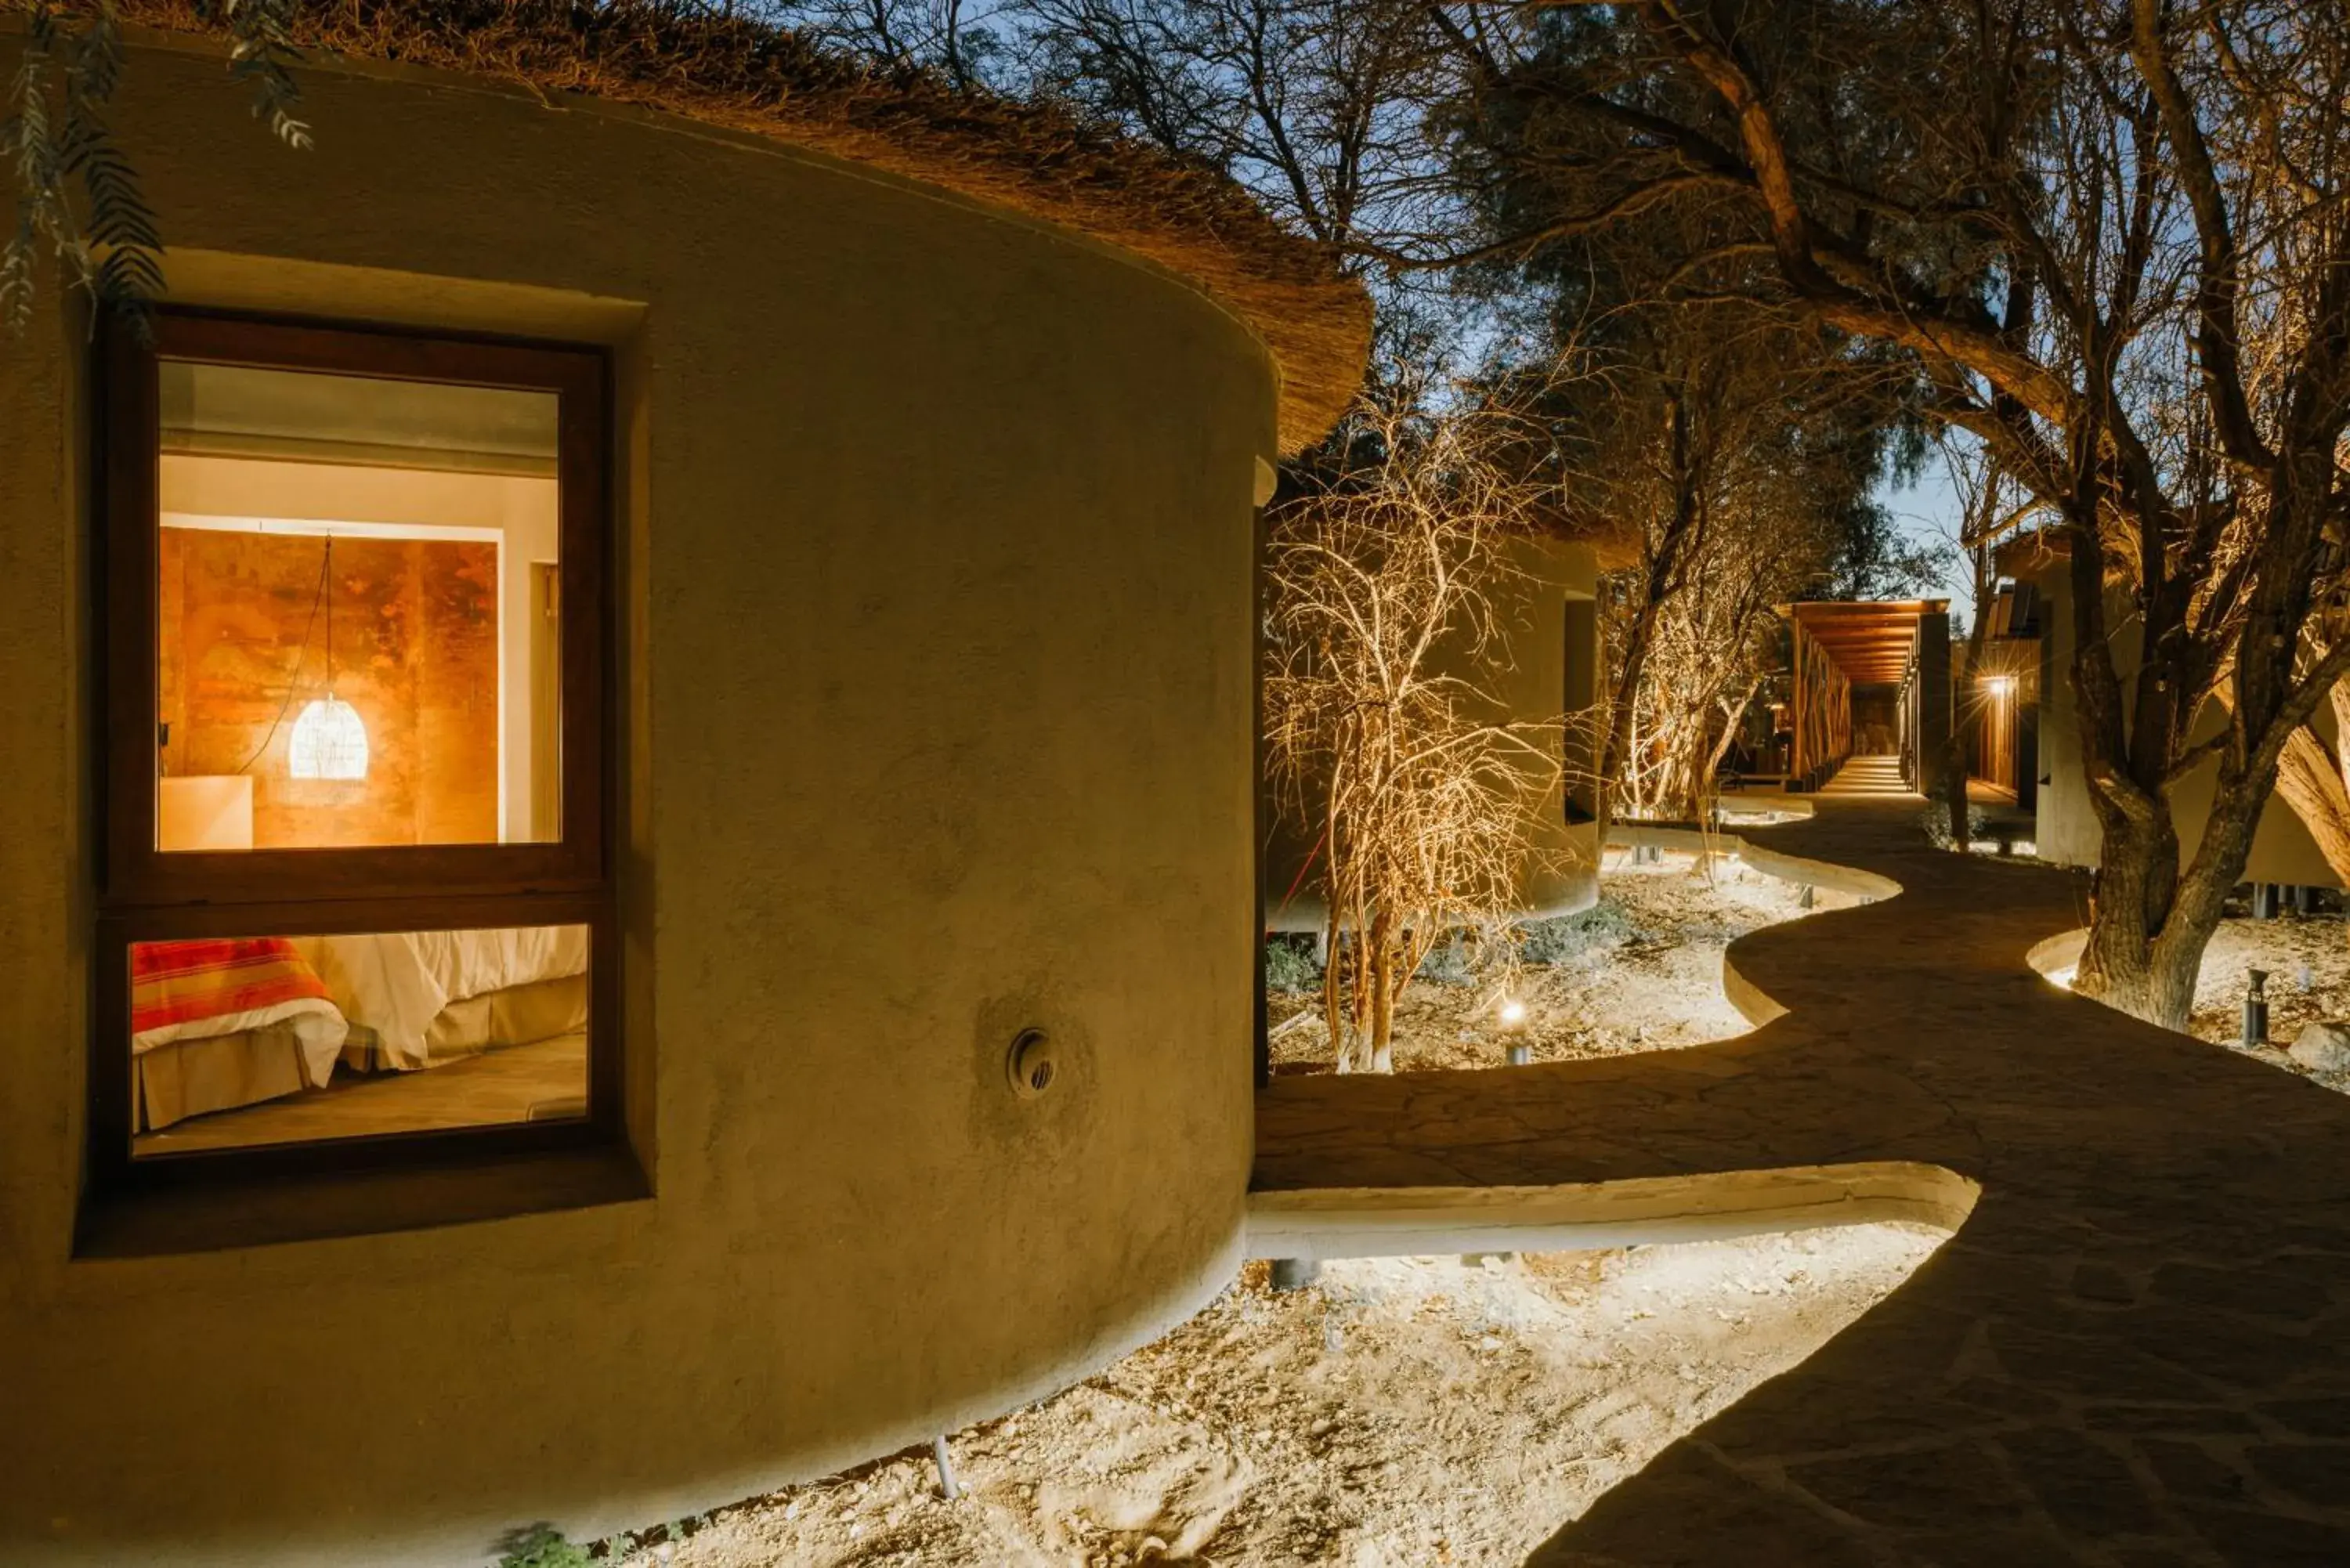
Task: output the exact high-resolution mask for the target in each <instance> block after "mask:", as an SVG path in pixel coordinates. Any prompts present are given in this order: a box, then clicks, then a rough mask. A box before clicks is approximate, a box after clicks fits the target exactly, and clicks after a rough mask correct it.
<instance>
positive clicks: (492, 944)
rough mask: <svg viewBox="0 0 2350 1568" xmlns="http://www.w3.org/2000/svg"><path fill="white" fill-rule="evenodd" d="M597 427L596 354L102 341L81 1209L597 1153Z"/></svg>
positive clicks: (604, 754) (187, 321) (355, 338)
mask: <svg viewBox="0 0 2350 1568" xmlns="http://www.w3.org/2000/svg"><path fill="white" fill-rule="evenodd" d="M605 400H606V368H605V362H604V359H603V357H602V355H601V354H600V352H598V351H596V350H591V349H578V348H555V347H544V346H538V345H521V344H513V343H504V342H482V341H458V340H452V339H446V338H435V337H421V336H418V335H414V334H408V333H394V332H378V331H369V330H359V329H344V328H329V327H317V326H310V325H302V324H294V323H286V322H270V321H257V320H250V319H244V318H234V317H220V316H209V315H195V314H179V313H170V312H166V313H163V314H161V315H160V316H159V317H157V318H156V319H155V320H154V321H153V323H152V331H151V334H147V335H141V334H137V333H133V332H131V331H130V330H127V329H124V330H117V331H114V332H113V333H112V334H111V335H110V337H109V341H108V343H107V347H106V353H105V373H104V379H103V419H102V431H101V436H102V448H101V458H102V475H103V483H104V525H103V539H102V549H101V556H100V559H101V567H102V569H101V574H100V576H101V581H102V585H103V596H104V599H103V606H102V610H103V627H104V631H103V655H104V660H105V678H104V681H103V689H104V709H105V718H104V723H103V725H102V727H101V747H102V752H103V756H102V759H101V762H102V766H101V770H100V772H101V788H102V799H103V812H104V833H103V837H102V843H101V846H100V848H101V857H102V858H101V865H100V869H99V929H98V934H97V942H96V944H95V955H96V962H97V965H98V971H99V981H98V1006H97V1009H96V1019H97V1023H96V1030H97V1033H96V1049H95V1055H94V1059H93V1064H92V1068H93V1070H92V1075H91V1079H92V1086H93V1104H92V1108H91V1116H90V1126H91V1155H92V1169H93V1175H94V1177H96V1178H97V1179H99V1180H100V1181H101V1182H105V1181H120V1182H124V1183H128V1184H130V1185H138V1184H139V1183H140V1182H142V1181H145V1180H148V1179H153V1178H156V1177H158V1176H160V1174H161V1172H163V1171H166V1170H171V1171H182V1172H183V1171H185V1170H187V1169H189V1168H191V1167H192V1165H202V1166H207V1167H209V1168H215V1169H218V1168H239V1169H250V1168H254V1167H255V1166H256V1165H258V1166H262V1167H271V1166H278V1167H282V1166H285V1165H287V1164H289V1163H300V1164H306V1165H311V1166H317V1165H328V1166H331V1165H334V1164H337V1163H349V1164H380V1163H383V1162H385V1161H386V1160H387V1159H389V1160H390V1161H392V1162H395V1163H396V1162H398V1161H400V1160H402V1159H406V1158H439V1157H442V1156H445V1155H447V1154H449V1153H451V1152H452V1151H454V1152H458V1153H479V1152H484V1151H490V1150H495V1149H512V1148H521V1147H552V1146H559V1145H563V1144H567V1143H568V1144H577V1143H582V1142H586V1141H592V1140H595V1139H598V1138H600V1137H607V1136H609V1135H610V1134H612V1133H613V1132H614V1131H615V1130H616V1129H617V1127H618V1118H619V1105H618V1103H617V1092H618V1087H619V1033H618V1030H617V1027H616V1024H617V1018H616V1011H617V1010H616V1006H615V999H616V997H617V994H618V992H617V986H616V983H615V981H616V979H617V965H618V954H617V952H616V951H615V935H614V919H613V900H612V886H611V881H610V857H609V851H608V844H607V831H608V824H609V822H610V819H611V812H610V792H611V788H612V778H613V768H612V765H611V758H610V755H609V738H610V733H611V717H610V715H611V690H610V688H611V677H610V667H609V659H610V656H611V620H612V613H611V595H610V592H609V561H610V556H611V553H612V541H611V534H610V529H609V527H608V520H607V494H606V482H605V461H606V460H605V446H606V424H607V420H606V407H605Z"/></svg>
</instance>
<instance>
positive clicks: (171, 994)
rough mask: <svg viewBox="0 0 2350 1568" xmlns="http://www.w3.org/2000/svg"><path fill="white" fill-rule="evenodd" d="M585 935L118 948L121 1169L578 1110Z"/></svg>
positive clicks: (409, 934)
mask: <svg viewBox="0 0 2350 1568" xmlns="http://www.w3.org/2000/svg"><path fill="white" fill-rule="evenodd" d="M587 1007H588V929H587V927H586V926H520V927H508V928H503V929H477V930H455V931H393V932H388V933H377V934H361V935H338V936H305V937H250V938H225V939H204V940H192V941H161V942H137V943H133V944H132V946H131V949H130V1042H129V1043H128V1048H129V1051H130V1066H131V1084H130V1100H131V1129H130V1130H131V1135H132V1136H131V1154H132V1156H133V1158H151V1157H154V1156H157V1155H164V1154H182V1153H190V1152H194V1151H198V1150H203V1149H222V1148H252V1147H262V1146H265V1145H271V1144H287V1143H307V1142H311V1141H314V1140H317V1139H320V1138H344V1137H371V1136H376V1135H380V1134H385V1133H403V1132H421V1131H428V1130H432V1129H437V1128H447V1127H490V1126H496V1125H499V1124H502V1123H512V1122H525V1121H560V1120H567V1119H573V1118H577V1117H579V1116H585V1115H587Z"/></svg>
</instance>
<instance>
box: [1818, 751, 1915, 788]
mask: <svg viewBox="0 0 2350 1568" xmlns="http://www.w3.org/2000/svg"><path fill="white" fill-rule="evenodd" d="M1819 793H1820V794H1859V795H1888V794H1911V793H1912V792H1911V790H1910V788H1909V786H1908V784H1904V783H1903V782H1902V780H1901V759H1900V758H1899V757H1853V758H1851V759H1849V760H1848V761H1846V763H1845V764H1844V766H1842V767H1840V768H1838V769H1837V770H1836V774H1835V777H1834V778H1832V779H1830V780H1828V782H1827V783H1825V784H1822V785H1821V786H1820V788H1819Z"/></svg>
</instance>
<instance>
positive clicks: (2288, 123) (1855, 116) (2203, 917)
mask: <svg viewBox="0 0 2350 1568" xmlns="http://www.w3.org/2000/svg"><path fill="white" fill-rule="evenodd" d="M1554 15H1555V14H1554ZM1513 27H1514V29H1515V31H1514V32H1513V34H1512V35H1511V36H1510V45H1511V50H1512V52H1507V53H1503V52H1497V51H1496V50H1495V48H1494V47H1492V45H1491V44H1490V43H1488V42H1485V41H1484V39H1483V38H1480V39H1479V40H1478V47H1477V48H1476V49H1475V50H1473V51H1472V50H1470V49H1467V48H1465V47H1464V48H1463V49H1462V58H1463V60H1464V77H1463V80H1464V84H1465V85H1464V89H1463V90H1464V92H1466V93H1468V94H1469V95H1470V96H1471V97H1472V98H1473V99H1475V100H1476V101H1478V102H1480V103H1503V102H1506V103H1508V104H1510V105H1511V106H1512V107H1513V109H1514V110H1515V112H1516V113H1517V114H1518V115H1519V117H1520V119H1521V121H1522V122H1524V123H1529V124H1533V125H1534V126H1535V127H1536V129H1535V130H1534V131H1533V132H1531V133H1529V134H1522V135H1519V136H1518V137H1517V138H1516V139H1515V141H1514V144H1513V151H1512V156H1513V159H1514V160H1515V161H1516V162H1517V165H1518V166H1519V167H1520V168H1522V169H1531V168H1534V167H1535V166H1536V165H1537V164H1538V163H1541V161H1544V160H1548V161H1549V163H1548V164H1545V165H1543V166H1545V167H1565V168H1567V169H1568V170H1569V171H1570V173H1571V176H1572V177H1571V178H1562V179H1558V180H1555V181H1553V182H1551V184H1550V185H1549V187H1547V188H1548V189H1549V190H1550V191H1551V192H1553V193H1554V195H1555V196H1556V197H1557V198H1558V199H1557V200H1555V201H1554V202H1551V203H1550V205H1549V206H1548V208H1547V210H1546V211H1544V213H1541V214H1539V215H1538V216H1537V217H1535V218H1534V219H1532V220H1530V221H1529V222H1527V223H1525V224H1523V226H1521V227H1519V228H1518V229H1516V230H1515V231H1513V232H1512V233H1510V234H1505V235H1503V236H1502V237H1501V239H1500V240H1499V241H1497V242H1496V243H1498V244H1509V245H1513V246H1517V247H1519V248H1521V249H1523V248H1526V247H1538V246H1540V245H1542V244H1545V243H1548V240H1549V238H1550V237H1551V236H1553V235H1555V234H1559V233H1562V232H1575V231H1578V230H1580V229H1583V228H1588V227H1589V226H1591V225H1594V224H1605V223H1610V222H1613V221H1615V218H1616V215H1617V214H1619V213H1626V212H1646V211H1648V210H1650V209H1653V208H1657V207H1659V206H1669V207H1672V208H1674V209H1676V210H1688V211H1690V212H1692V213H1700V214H1702V215H1703V217H1704V219H1705V221H1706V222H1707V223H1710V224H1711V228H1710V229H1708V230H1707V235H1708V243H1707V244H1705V245H1703V246H1702V247H1693V248H1691V249H1690V252H1689V253H1688V254H1685V255H1684V256H1683V258H1682V276H1683V279H1684V283H1685V287H1686V289H1687V291H1688V294H1689V296H1690V297H1691V298H1692V299H1704V300H1753V301H1761V302H1767V303H1770V304H1773V305H1792V306H1794V307H1796V308H1799V309H1801V310H1803V311H1804V312H1806V313H1808V314H1809V315H1810V316H1811V317H1813V318H1814V319H1815V320H1817V321H1819V322H1821V323H1823V324H1824V325H1826V326H1830V327H1835V329H1837V330H1838V331H1841V332H1844V333H1846V334H1850V335H1854V336H1856V337H1866V338H1869V339H1873V340H1876V341H1878V342H1880V343H1883V344H1886V345H1888V346H1892V347H1894V348H1898V349H1900V350H1902V351H1903V352H1905V353H1906V354H1907V355H1908V356H1909V357H1910V358H1911V359H1912V361H1913V362H1914V364H1915V365H1916V367H1917V369H1918V373H1919V374H1920V376H1921V377H1922V378H1923V379H1924V381H1925V383H1926V385H1927V386H1928V387H1929V389H1930V396H1929V400H1928V402H1927V405H1926V407H1927V411H1928V412H1929V414H1930V415H1931V416H1932V417H1934V418H1936V419H1939V420H1941V421H1946V422H1948V423H1950V424H1952V425H1955V426H1958V427H1960V428H1962V429H1964V430H1967V431H1971V432H1972V433H1973V434H1975V435H1976V436H1977V437H1978V438H1980V439H1981V441H1983V442H1984V443H1986V445H1987V446H1988V447H1989V448H1990V449H1991V451H1992V452H1994V453H1995V454H1996V456H1997V458H1998V460H1999V462H2000V464H2001V467H2002V471H2003V472H2006V473H2008V474H2010V475H2012V476H2013V477H2014V478H2015V480H2016V481H2017V482H2018V483H2021V484H2022V485H2023V486H2025V487H2026V488H2027V489H2028V490H2029V491H2030V492H2031V493H2033V496H2034V497H2036V498H2037V500H2038V501H2039V502H2040V503H2041V504H2043V506H2045V507H2046V508H2047V509H2048V511H2049V512H2050V513H2051V514H2053V515H2054V517H2055V518H2057V519H2058V525H2057V532H2058V533H2059V534H2060V535H2061V536H2062V537H2063V539H2064V541H2065V542H2066V543H2067V544H2068V545H2069V546H2070V553H2071V560H2072V568H2071V569H2072V574H2073V593H2072V598H2073V609H2074V618H2075V620H2074V634H2075V646H2076V650H2077V651H2076V658H2075V660H2074V669H2073V671H2072V677H2073V680H2074V687H2075V691H2076V693H2077V697H2078V702H2077V707H2078V710H2079V712H2080V717H2081V729H2082V737H2081V738H2082V747H2083V754H2084V763H2085V773H2086V775H2087V783H2088V787H2089V793H2090V796H2091V799H2092V802H2093V805H2094V806H2095V812H2096V815H2097V818H2098V822H2099V826H2100V830H2101V840H2102V842H2101V850H2100V861H2101V865H2100V871H2099V879H2098V887H2097V896H2096V899H2095V915H2094V918H2093V920H2092V924H2091V930H2090V937H2089V940H2088V944H2087V949H2086V950H2085V954H2084V957H2083V960H2082V965H2081V969H2080V971H2079V977H2078V980H2077V984H2078V985H2079V987H2080V989H2082V990H2083V991H2085V992H2089V993H2091V994H2094V995H2097V996H2101V997H2103V998H2105V999H2106V1000H2107V1001H2109V1002H2113V1003H2114V1004H2115V1005H2116V1006H2119V1007H2122V1008H2124V1009H2125V1010H2126V1011H2129V1012H2135V1013H2137V1014H2138V1015H2140V1016H2142V1017H2147V1018H2149V1019H2153V1020H2156V1021H2158V1022H2161V1023H2168V1024H2170V1025H2173V1026H2179V1025H2182V1024H2183V1023H2184V1021H2185V1018H2186V1015H2187V1010H2188V1006H2189V1001H2190V998H2191V995H2192V991H2193V985H2194V980H2195V975H2196V972H2197V970H2198V967H2199V961H2200V958H2201V953H2202V950H2203V948H2204V945H2205V944H2206V942H2207V941H2208V940H2209V939H2210V933H2211V931H2212V930H2213V929H2214V928H2215V927H2216V925H2217V922H2218V920H2219V919H2220V909H2221V901H2222V900H2223V899H2224V898H2225V897H2226V895H2227V894H2228V892H2229V890H2230V888H2231V887H2232V886H2233V885H2234V883H2235V882H2236V880H2237V879H2238V877H2241V874H2242V871H2243V867H2244V863H2245V858H2246V857H2247V855H2248V854H2249V852H2250V848H2251V835H2252V830H2253V827H2254V826H2255V825H2256V824H2257V822H2258V820H2259V815H2260V811H2261V808H2262V805H2263V804H2264V803H2265V801H2266V799H2267V797H2268V795H2269V794H2270V793H2271V792H2272V787H2273V785H2274V783H2275V779H2276V776H2277V771H2278V767H2279V762H2280V758H2281V757H2282V753H2284V751H2285V749H2286V747H2287V745H2288V742H2290V741H2291V739H2292V737H2293V734H2294V733H2295V732H2296V731H2297V730H2298V729H2300V728H2301V726H2302V725H2303V722H2304V721H2305V720H2306V719H2307V718H2308V717H2309V715H2310V714H2311V712H2312V711H2314V708H2315V706H2316V704H2317V703H2319V702H2320V701H2324V700H2325V698H2326V694H2327V693H2328V692H2329V691H2332V689H2333V687H2334V683H2335V681H2336V680H2337V679H2338V678H2339V677H2340V676H2341V675H2342V674H2343V672H2344V671H2345V670H2350V643H2342V644H2335V645H2333V646H2330V647H2327V648H2325V649H2323V650H2319V651H2315V652H2313V651H2312V650H2311V648H2310V645H2309V644H2308V642H2307V640H2306V639H2304V637H2303V631H2304V628H2305V626H2306V623H2307V621H2308V620H2309V618H2310V614H2311V611H2312V608H2313V606H2314V605H2316V604H2318V603H2319V602H2321V601H2322V600H2323V598H2324V597H2325V596H2328V595H2330V594H2332V593H2333V592H2334V576H2335V573H2336V570H2337V567H2338V554H2339V550H2338V543H2337V541H2338V540H2339V538H2340V536H2341V532H2342V520H2343V516H2344V512H2345V507H2344V495H2345V492H2344V475H2343V472H2342V466H2341V460H2340V452H2341V445H2342V440H2343V434H2344V431H2345V424H2350V201H2345V198H2350V186H2345V181H2350V29H2345V28H2344V27H2343V26H2341V25H2340V17H2339V16H2338V14H2335V13H2332V12H2329V10H2328V9H2327V8H2326V7H2323V6H2314V5H2304V4H2298V3H2294V0H2209V3H2207V4H2204V5H2196V6H2191V7H2189V6H2179V5H2169V4H2166V3H2165V0H2086V3H2081V0H2063V3H2060V0H1999V3H1996V4H1988V3H1987V4H1981V5H1943V4H1939V3H1936V0H1884V3H1878V4H1860V3H1857V0H1855V3H1851V4H1826V5H1822V4H1812V3H1805V0H1752V3H1749V4H1744V5H1717V6H1705V7H1700V6H1698V5H1693V4H1688V3H1685V0H1643V3H1642V4H1639V5H1629V6H1624V7H1616V8H1610V9H1608V10H1607V12H1606V13H1604V14H1601V13H1596V12H1595V13H1577V14H1576V15H1575V16H1573V17H1572V18H1569V19H1566V20H1554V19H1552V16H1545V15H1543V14H1534V15H1521V16H1517V17H1516V18H1514V20H1513ZM1491 34H1492V28H1491V27H1490V26H1488V27H1487V28H1486V29H1485V36H1487V37H1490V36H1491ZM1693 221H1694V220H1693ZM2222 687H2224V688H2225V689H2226V691H2225V695H2226V698H2227V722H2226V723H2225V725H2224V726H2223V728H2222V729H2221V731H2220V733H2218V734H2217V735H2215V736H2213V737H2211V738H2210V739H2209V740H2202V741H2198V740H2195V739H2193V738H2192V726H2193V723H2194V721H2195V718H2196V716H2197V714H2198V712H2199V711H2200V710H2201V709H2202V707H2203V705H2204V704H2205V702H2206V701H2209V700H2210V699H2211V698H2212V697H2213V695H2214V694H2215V693H2216V692H2219V691H2220V690H2221V688H2222ZM2206 766H2216V769H2217V773H2218V781H2217V786H2218V787H2217V789H2216V791H2215V793H2214V799H2213V805H2212V808H2211V811H2210V816H2209V819H2208V821H2207V824H2206V826H2205V828H2204V832H2203V836H2202V838H2201V841H2200V842H2199V844H2198V845H2196V846H2194V848H2193V851H2192V853H2191V855H2190V854H2189V853H2188V852H2187V851H2186V849H2185V848H2184V847H2183V846H2181V845H2180V843H2179V842H2178V836H2177V834H2176V832H2175V830H2174V828H2173V826H2172V821H2171V815H2170V811H2169V808H2168V802H2169V797H2170V795H2171V794H2172V792H2173V791H2174V790H2175V789H2176V788H2177V787H2178V785H2179V784H2181V782H2182V781H2183V780H2184V779H2185V778H2186V777H2187V776H2188V775H2189V774H2191V773H2194V772H2195V771H2197V770H2198V769H2199V768H2202V767H2206Z"/></svg>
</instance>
